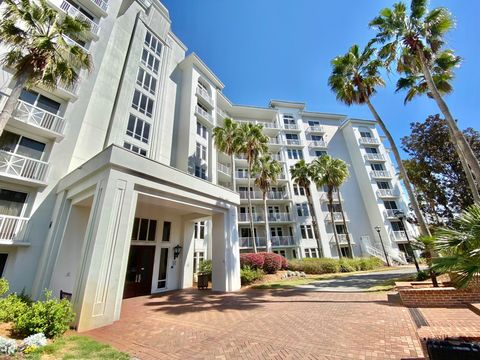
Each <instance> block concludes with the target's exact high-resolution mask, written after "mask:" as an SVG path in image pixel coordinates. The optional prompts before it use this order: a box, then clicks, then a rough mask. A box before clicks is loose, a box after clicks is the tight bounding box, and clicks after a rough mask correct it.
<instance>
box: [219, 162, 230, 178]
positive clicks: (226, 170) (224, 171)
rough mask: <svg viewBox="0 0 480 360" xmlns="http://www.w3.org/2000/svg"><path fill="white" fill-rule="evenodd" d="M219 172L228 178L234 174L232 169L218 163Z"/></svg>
mask: <svg viewBox="0 0 480 360" xmlns="http://www.w3.org/2000/svg"><path fill="white" fill-rule="evenodd" d="M217 171H219V172H221V173H222V174H225V175H227V176H230V175H231V174H232V172H231V171H230V167H229V166H228V165H225V164H222V163H217Z"/></svg>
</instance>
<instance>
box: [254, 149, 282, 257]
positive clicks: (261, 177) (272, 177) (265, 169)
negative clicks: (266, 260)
mask: <svg viewBox="0 0 480 360" xmlns="http://www.w3.org/2000/svg"><path fill="white" fill-rule="evenodd" d="M253 172H254V173H255V174H256V179H255V185H257V186H258V187H259V189H260V190H261V191H262V196H263V212H264V214H265V233H266V236H267V252H271V251H272V241H271V238H270V225H269V222H268V211H267V193H268V192H269V191H270V188H271V186H272V185H274V184H276V183H277V178H278V176H279V175H280V174H281V173H282V166H281V165H280V163H279V162H278V161H277V160H274V159H272V158H271V156H270V155H263V156H261V157H259V158H258V161H257V163H256V164H255V166H254V167H253ZM250 216H251V215H250Z"/></svg>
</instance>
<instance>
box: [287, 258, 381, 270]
mask: <svg viewBox="0 0 480 360" xmlns="http://www.w3.org/2000/svg"><path fill="white" fill-rule="evenodd" d="M382 266H383V262H382V260H380V259H377V258H375V257H368V258H355V259H345V258H344V259H341V260H338V259H326V258H307V259H301V260H290V261H289V263H288V268H289V269H290V270H293V271H303V272H305V273H306V274H331V273H337V272H352V271H361V270H373V269H376V268H379V267H382Z"/></svg>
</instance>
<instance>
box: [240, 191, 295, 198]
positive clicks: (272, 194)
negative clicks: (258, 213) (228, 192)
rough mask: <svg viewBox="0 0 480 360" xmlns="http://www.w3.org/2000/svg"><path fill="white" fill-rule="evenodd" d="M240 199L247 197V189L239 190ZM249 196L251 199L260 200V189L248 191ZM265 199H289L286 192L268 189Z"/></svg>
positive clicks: (261, 194)
mask: <svg viewBox="0 0 480 360" xmlns="http://www.w3.org/2000/svg"><path fill="white" fill-rule="evenodd" d="M238 193H239V194H240V199H248V193H249V192H248V191H239V192H238ZM250 198H251V199H253V200H262V199H263V193H262V192H261V191H250ZM267 199H269V200H283V199H286V200H288V199H289V196H288V193H286V192H281V191H269V192H268V193H267Z"/></svg>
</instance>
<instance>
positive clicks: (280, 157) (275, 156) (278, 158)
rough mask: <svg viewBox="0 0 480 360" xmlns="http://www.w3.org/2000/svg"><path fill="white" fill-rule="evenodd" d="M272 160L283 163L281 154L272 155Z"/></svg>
mask: <svg viewBox="0 0 480 360" xmlns="http://www.w3.org/2000/svg"><path fill="white" fill-rule="evenodd" d="M270 157H271V158H272V160H277V161H283V159H282V156H281V155H280V154H270Z"/></svg>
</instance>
